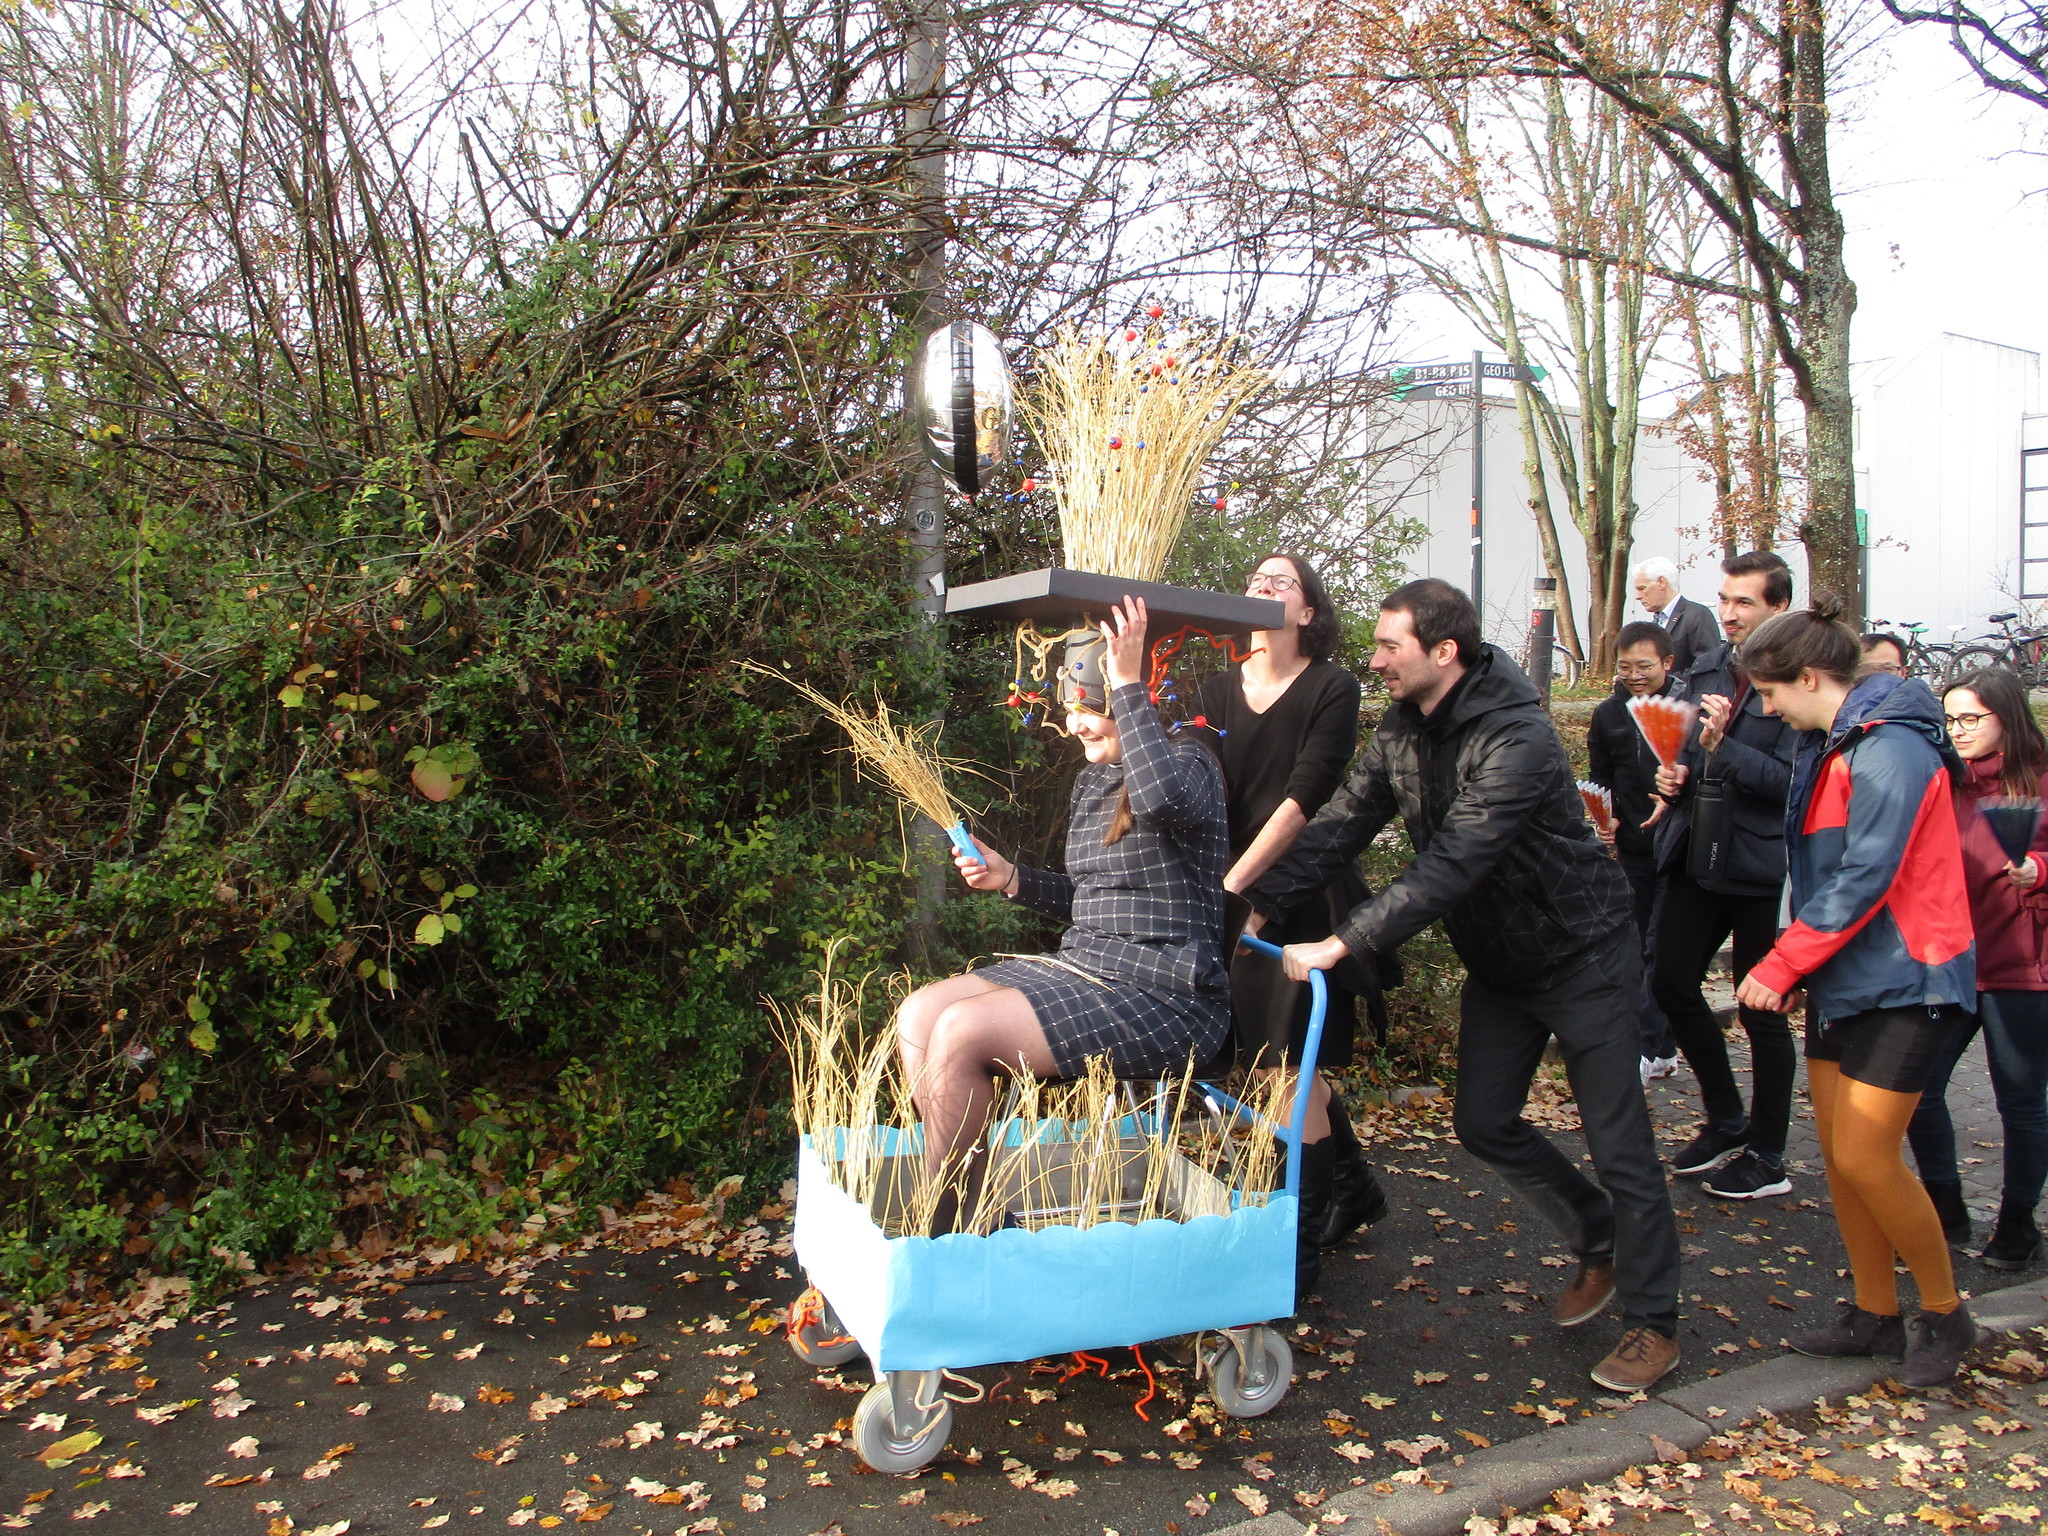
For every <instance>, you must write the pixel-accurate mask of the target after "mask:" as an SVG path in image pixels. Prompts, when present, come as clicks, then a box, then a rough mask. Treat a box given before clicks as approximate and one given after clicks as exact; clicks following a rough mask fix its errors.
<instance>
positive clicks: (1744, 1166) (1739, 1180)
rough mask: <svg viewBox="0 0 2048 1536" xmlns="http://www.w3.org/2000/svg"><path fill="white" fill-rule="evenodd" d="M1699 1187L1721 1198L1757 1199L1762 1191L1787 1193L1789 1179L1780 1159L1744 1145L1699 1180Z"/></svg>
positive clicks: (1790, 1183) (1765, 1192)
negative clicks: (1774, 1160) (1776, 1159)
mask: <svg viewBox="0 0 2048 1536" xmlns="http://www.w3.org/2000/svg"><path fill="white" fill-rule="evenodd" d="M1700 1188H1702V1189H1704V1190H1705V1191H1706V1192H1707V1193H1708V1194H1710V1195H1718V1196H1719V1197H1720V1198H1721V1199H1723V1200H1761V1199H1763V1198H1764V1197H1765V1196H1766V1195H1789V1194H1790V1193H1792V1181H1791V1180H1790V1179H1788V1178H1786V1177H1785V1168H1784V1165H1783V1164H1782V1163H1776V1162H1772V1161H1771V1160H1770V1159H1768V1158H1766V1157H1765V1156H1764V1155H1763V1154H1762V1153H1761V1152H1755V1151H1750V1150H1747V1149H1745V1150H1744V1151H1741V1152H1738V1153H1736V1155H1735V1156H1734V1157H1733V1158H1731V1159H1730V1160H1729V1162H1728V1164H1727V1165H1726V1166H1725V1167H1723V1168H1720V1169H1717V1170H1716V1171H1715V1172H1713V1173H1710V1174H1708V1175H1707V1176H1706V1177H1705V1178H1704V1179H1702V1180H1700Z"/></svg>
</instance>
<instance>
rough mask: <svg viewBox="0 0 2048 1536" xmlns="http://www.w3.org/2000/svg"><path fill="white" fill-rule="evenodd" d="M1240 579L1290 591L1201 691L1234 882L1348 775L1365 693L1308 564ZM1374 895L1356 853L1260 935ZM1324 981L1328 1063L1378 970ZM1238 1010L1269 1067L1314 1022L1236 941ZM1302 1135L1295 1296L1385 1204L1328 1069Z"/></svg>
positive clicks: (1245, 880) (1248, 1038)
mask: <svg viewBox="0 0 2048 1536" xmlns="http://www.w3.org/2000/svg"><path fill="white" fill-rule="evenodd" d="M1244 590H1245V594H1246V595H1247V596H1249V597H1264V598H1270V599H1273V600H1274V601H1277V602H1279V603H1282V604H1284V605H1285V607H1286V611H1287V617H1286V619H1285V621H1284V622H1283V623H1282V624H1281V626H1280V627H1279V628H1278V629H1268V630H1259V631H1257V632H1256V633H1254V634H1253V635H1252V637H1251V653H1250V655H1248V656H1247V657H1246V658H1245V660H1244V661H1243V662H1241V663H1240V664H1238V665H1237V666H1234V667H1231V668H1230V669H1229V670H1228V671H1226V672H1222V673H1219V674H1218V675H1216V676H1214V677H1212V678H1210V679H1208V680H1207V681H1206V682H1204V683H1203V684H1202V686H1201V688H1200V689H1198V690H1197V691H1196V694H1195V708H1196V710H1197V711H1198V715H1197V718H1198V719H1200V720H1201V721H1202V722H1203V723H1204V724H1206V725H1208V726H1210V727H1212V728H1213V730H1214V734H1213V736H1212V737H1211V738H1207V739H1209V740H1210V741H1211V742H1212V745H1213V748H1214V750H1215V753H1216V756H1217V759H1218V761H1220V762H1221V763H1222V765H1223V782H1224V786H1225V790H1226V793H1227V794H1228V796H1229V804H1230V871H1229V873H1228V874H1226V875H1225V876H1224V877H1223V888H1224V889H1225V890H1226V891H1232V892H1235V893H1237V894H1239V895H1242V894H1243V893H1244V892H1246V891H1248V890H1250V889H1251V888H1252V887H1253V886H1254V885H1256V884H1257V883H1258V881H1259V877H1260V876H1261V875H1263V874H1265V872H1266V871H1267V870H1269V869H1271V868H1272V867H1273V865H1274V864H1275V863H1276V862H1278V860H1279V858H1280V856H1281V855H1282V854H1284V853H1286V852H1287V850H1288V849H1289V848H1291V847H1293V846H1294V840H1295V838H1297V837H1298V836H1300V835H1301V829H1302V828H1303V827H1305V826H1307V825H1308V823H1309V819H1310V818H1311V817H1313V816H1314V815H1315V813H1316V812H1317V811H1320V810H1321V809H1322V808H1323V805H1324V802H1326V801H1327V800H1328V799H1329V798H1330V796H1331V795H1333V794H1335V793H1336V792H1337V786H1338V785H1339V784H1342V783H1343V782H1344V775H1345V773H1346V771H1347V770H1348V769H1349V768H1350V767H1351V759H1352V757H1353V756H1354V755H1355V754H1356V753H1357V751H1358V700H1359V687H1358V679H1357V678H1356V677H1354V676H1352V674H1351V673H1349V672H1347V671H1346V670H1345V669H1344V668H1342V667H1340V666H1338V665H1337V664H1336V662H1334V661H1332V660H1331V659H1330V658H1331V656H1332V655H1334V654H1335V652H1336V649H1337V641H1338V638H1339V636H1340V634H1341V633H1342V629H1341V626H1340V625H1339V623H1338V619H1337V610H1336V607H1335V605H1334V604H1332V603H1331V601H1330V594H1329V591H1328V590H1327V589H1326V588H1325V587H1324V586H1323V580H1322V577H1321V576H1320V575H1318V574H1317V572H1316V569H1315V567H1314V566H1312V565H1310V564H1309V563H1308V562H1307V561H1306V560H1304V559H1302V558H1301V557H1300V556H1299V555H1288V554H1273V555H1268V556H1266V558H1265V559H1263V560H1261V561H1260V562H1259V563H1258V566H1257V568H1256V569H1254V570H1253V571H1252V572H1251V573H1250V574H1249V575H1248V576H1246V577H1245V585H1244ZM1369 895H1371V892H1370V891H1369V890H1368V889H1367V888H1366V884H1365V877H1364V876H1363V875H1362V874H1361V873H1360V872H1359V869H1358V865H1357V862H1356V861H1355V860H1354V861H1352V862H1350V863H1347V864H1346V865H1344V866H1343V868H1342V869H1340V870H1339V871H1338V874H1337V877H1336V878H1335V879H1334V880H1332V881H1331V882H1330V884H1329V885H1328V886H1327V887H1326V888H1325V889H1324V890H1322V891H1320V892H1318V893H1317V894H1316V895H1314V896H1312V897H1311V898H1310V899H1308V900H1307V901H1305V902H1303V903H1302V904H1301V905H1300V906H1298V907H1296V908H1295V909H1294V910H1293V911H1292V912H1290V913H1288V915H1287V917H1286V919H1285V920H1284V921H1282V922H1280V923H1277V924H1274V925H1272V926H1271V927H1269V928H1268V929H1267V930H1266V933H1265V935H1264V936H1265V937H1266V938H1267V939H1270V940H1271V941H1272V942H1274V943H1276V944H1297V943H1313V942H1315V941H1316V940H1318V939H1327V938H1328V937H1329V936H1330V935H1331V934H1332V933H1334V932H1336V928H1337V921H1338V919H1339V918H1341V917H1342V916H1343V915H1344V914H1345V913H1347V912H1349V911H1350V910H1351V909H1352V908H1353V907H1355V906H1357V905H1358V904H1359V903H1360V902H1362V901H1364V900H1365V899H1366V898H1367V897H1368V896H1369ZM1330 983H1331V985H1330V993H1329V1006H1328V1010H1327V1013H1326V1016H1325V1018H1324V1022H1323V1039H1322V1047H1321V1050H1320V1052H1319V1053H1318V1054H1319V1056H1320V1058H1321V1060H1322V1062H1323V1063H1324V1064H1326V1065H1331V1066H1336V1067H1338V1068H1342V1067H1344V1066H1347V1065H1349V1063H1350V1061H1351V1051H1352V1043H1353V1042H1352V1036H1353V1034H1354V1032H1355V1030H1356V1027H1357V1025H1356V1019H1357V1007H1356V1003H1355V1001H1354V999H1355V998H1356V997H1357V996H1360V995H1363V996H1364V997H1366V998H1367V999H1368V1001H1369V1002H1371V1003H1372V1004H1374V1005H1375V1006H1378V1007H1381V1008H1384V1006H1385V1005H1384V1003H1382V1002H1381V999H1380V989H1379V980H1378V976H1377V974H1376V972H1374V971H1368V970H1367V969H1366V966H1365V964H1363V963H1361V962H1359V961H1356V960H1354V961H1352V962H1351V963H1350V964H1349V965H1346V966H1340V967H1338V968H1337V969H1336V970H1334V971H1333V972H1331V975H1330ZM1230 1011H1231V1022H1232V1024H1233V1026H1234V1028H1235V1031H1236V1035H1237V1049H1238V1056H1239V1059H1240V1060H1241V1061H1243V1062H1245V1063H1248V1064H1256V1065H1257V1066H1258V1067H1260V1068H1261V1069H1264V1070H1269V1071H1270V1070H1280V1069H1288V1070H1291V1069H1292V1067H1293V1065H1294V1063H1295V1061H1296V1060H1297V1059H1298V1057H1299V1056H1300V1053H1301V1047H1302V1044H1303V1041H1304V1038H1305V1035H1306V1031H1307V1028H1308V1011H1309V992H1308V988H1307V987H1304V986H1302V985H1301V984H1300V983H1299V982H1293V981H1289V980H1288V979H1287V977H1286V975H1285V973H1284V972H1282V971H1281V969H1280V963H1279V962H1278V961H1277V960H1272V959H1269V958H1267V957H1265V956H1263V955H1254V954H1250V953H1246V954H1241V955H1239V956H1237V958H1236V959H1235V960H1233V961H1232V963H1231V967H1230ZM1302 1137H1303V1145H1302V1153H1301V1225H1300V1229H1299V1232H1298V1234H1297V1241H1298V1243H1299V1247H1298V1249H1297V1251H1296V1260H1297V1262H1296V1274H1295V1294H1296V1295H1297V1296H1307V1295H1309V1294H1310V1293H1311V1292H1312V1291H1313V1290H1314V1289H1315V1282H1316V1280H1317V1278H1318V1276H1319V1273H1320V1268H1321V1252H1322V1250H1323V1249H1325V1248H1334V1247H1336V1246H1337V1244H1339V1243H1341V1242H1343V1241H1344V1239H1345V1238H1347V1237H1349V1236H1350V1235H1351V1234H1352V1233H1353V1232H1355V1231H1357V1230H1358V1228H1359V1227H1361V1226H1370V1225H1371V1224H1372V1223H1373V1222H1376V1221H1378V1220H1379V1219H1380V1218H1381V1217H1382V1216H1384V1215H1385V1214H1386V1211H1387V1197H1386V1195H1385V1194H1384V1193H1382V1192H1381V1189H1380V1186H1379V1180H1378V1179H1377V1178H1376V1177H1375V1176H1374V1174H1373V1170H1372V1165H1371V1164H1370V1163H1368V1162H1367V1161H1366V1160H1365V1153H1364V1152H1363V1150H1362V1149H1361V1148H1360V1147H1359V1145H1358V1137H1357V1134H1356V1133H1355V1132H1354V1131H1353V1130H1352V1128H1351V1122H1350V1119H1349V1118H1348V1117H1347V1116H1346V1115H1345V1113H1344V1102H1343V1100H1342V1099H1340V1098H1338V1097H1337V1096H1336V1095H1335V1094H1334V1093H1332V1092H1331V1089H1330V1085H1329V1084H1328V1083H1327V1082H1326V1081H1325V1080H1324V1078H1323V1077H1322V1075H1321V1074H1320V1073H1318V1074H1317V1075H1316V1076H1315V1077H1314V1078H1313V1079H1312V1080H1311V1082H1310V1085H1309V1108H1308V1120H1307V1123H1306V1125H1305V1126H1304V1128H1303V1131H1302Z"/></svg>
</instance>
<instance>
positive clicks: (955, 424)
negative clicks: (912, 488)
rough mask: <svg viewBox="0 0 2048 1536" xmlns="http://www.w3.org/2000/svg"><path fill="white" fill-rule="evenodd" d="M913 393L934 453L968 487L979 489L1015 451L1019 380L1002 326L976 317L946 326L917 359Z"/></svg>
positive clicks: (956, 482)
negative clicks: (999, 333) (998, 331)
mask: <svg viewBox="0 0 2048 1536" xmlns="http://www.w3.org/2000/svg"><path fill="white" fill-rule="evenodd" d="M909 393H910V399H911V407H912V409H913V410H915V411H916V412H917V419H918V424H919V428H920V430H921V432H922V433H923V436H924V451H925V455H926V457H928V458H929V459H930V460H931V461H932V464H933V466H934V467H935V468H936V469H937V470H938V471H939V473H940V474H942V475H944V476H945V477H946V479H947V481H948V482H950V483H951V484H952V485H953V486H954V488H955V489H957V490H958V491H959V492H960V493H961V494H962V495H965V496H973V495H975V494H976V493H978V492H979V491H980V490H981V488H982V487H983V486H985V485H986V484H988V482H989V478H990V476H991V475H992V474H993V473H994V471H995V468H996V466H997V465H999V464H1001V463H1002V462H1003V460H1004V459H1005V458H1007V457H1008V456H1009V452H1010V435H1011V431H1012V429H1013V428H1014V427H1015V425H1016V421H1017V390H1016V384H1015V382H1014V381H1013V380H1012V379H1011V377H1010V366H1009V364H1008V363H1006V362H1004V361H1003V349H1002V345H1001V343H999V342H998V341H997V340H996V338H995V333H994V332H993V331H991V330H990V329H989V328H988V327H987V326H985V325H979V324H977V323H975V322H974V321H972V320H956V321H954V322H953V323H952V324H951V325H942V326H940V327H939V328H938V329H937V330H936V331H933V332H932V333H931V335H929V336H927V337H926V338H925V339H924V346H923V347H922V348H921V349H920V350H919V352H918V355H917V361H916V362H915V363H914V364H913V365H912V366H911V372H910V391H909Z"/></svg>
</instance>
